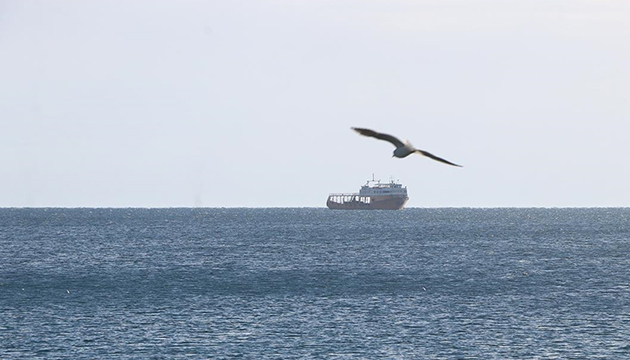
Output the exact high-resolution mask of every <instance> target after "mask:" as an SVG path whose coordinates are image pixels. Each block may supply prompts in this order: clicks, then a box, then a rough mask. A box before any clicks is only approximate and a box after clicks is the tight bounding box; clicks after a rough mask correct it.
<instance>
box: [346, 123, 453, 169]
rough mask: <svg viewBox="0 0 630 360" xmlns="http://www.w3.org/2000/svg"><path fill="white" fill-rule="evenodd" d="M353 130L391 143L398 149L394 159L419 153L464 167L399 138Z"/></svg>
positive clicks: (368, 131) (368, 130)
mask: <svg viewBox="0 0 630 360" xmlns="http://www.w3.org/2000/svg"><path fill="white" fill-rule="evenodd" d="M352 130H354V131H356V132H358V133H359V134H361V135H363V136H369V137H373V138H376V139H379V140H385V141H389V142H390V143H392V144H393V145H394V146H395V147H396V149H394V155H392V157H394V156H395V157H397V158H404V157H407V156H409V155H410V154H413V153H418V154H420V155H424V156H426V157H428V158H431V159H433V160H436V161H439V162H442V163H445V164H448V165H453V166H458V167H462V166H461V165H457V164H454V163H452V162H450V161H448V160H444V159H442V158H440V157H437V156H435V155H433V154H431V153H430V152H427V151H424V150H420V149H416V148H414V147H413V146H412V145H411V144H410V143H409V142H404V143H403V142H402V141H400V140H398V138H396V137H395V136H391V135H388V134H383V133H379V132H376V131H374V130H370V129H362V128H355V127H353V128H352Z"/></svg>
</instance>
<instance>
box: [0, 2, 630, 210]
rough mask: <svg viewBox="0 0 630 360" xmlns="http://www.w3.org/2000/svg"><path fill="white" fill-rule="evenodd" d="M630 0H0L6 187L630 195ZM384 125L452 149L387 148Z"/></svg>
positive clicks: (125, 195) (465, 198)
mask: <svg viewBox="0 0 630 360" xmlns="http://www.w3.org/2000/svg"><path fill="white" fill-rule="evenodd" d="M628 19H630V2H629V1H626V0H617V1H616V0H588V1H586V0H558V1H553V0H539V1H536V0H528V1H524V0H519V1H510V0H487V1H484V0H480V1H470V0H431V1H422V0H334V1H333V0H330V1H316V0H268V1H260V0H255V1H239V0H215V1H212V0H210V1H208V0H203V1H201V0H200V1H171V0H168V1H166V0H137V1H129V0H124V1H123V0H108V1H84V0H66V1H64V0H59V1H29V0H15V1H12V0H9V1H7V0H0V124H1V127H0V206H2V207H23V206H29V207H30V206H36V207H40V206H51V207H53V206H61V207H91V206H94V207H127V206H131V207H137V206H139V207H173V206H185V207H192V206H207V207H235V206H246V207H250V206H251V207H281V206H292V207H293V206H298V207H301V206H307V207H313V206H315V207H322V206H325V202H326V197H327V196H328V193H329V192H353V191H358V189H359V187H360V186H361V185H362V184H363V183H365V181H366V180H367V179H368V178H370V177H371V176H372V173H374V174H375V176H376V177H377V178H380V179H381V180H389V179H390V177H393V178H394V179H399V180H400V181H401V182H402V183H403V184H404V185H406V186H407V187H408V191H409V195H410V200H409V203H408V206H409V207H445V206H448V207H451V206H452V207H495V206H501V207H504V206H516V207H530V206H536V207H538V206H542V207H565V206H568V207H574V206H586V207H590V206H630V185H629V184H630V160H629V159H628V157H629V156H630V141H629V138H630V66H629V65H628V64H630V21H629V20H628ZM351 126H359V127H368V128H372V129H375V130H379V131H383V132H388V133H391V134H393V135H396V136H399V137H401V138H402V139H409V140H410V141H411V142H412V143H413V145H415V146H416V147H418V148H420V149H424V150H428V151H430V152H432V153H433V154H435V155H438V156H441V157H444V158H446V159H448V160H450V161H453V162H455V163H458V164H462V165H464V167H463V168H455V167H451V166H447V165H444V164H441V163H438V162H435V161H433V160H430V159H428V158H425V157H421V156H409V157H407V158H405V159H395V158H394V159H392V158H391V154H392V151H393V149H394V148H393V146H391V145H390V144H388V143H386V142H382V141H378V140H375V139H370V138H366V137H362V136H359V135H357V134H356V133H354V132H353V131H351V130H350V127H351Z"/></svg>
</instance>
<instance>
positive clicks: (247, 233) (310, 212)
mask: <svg viewBox="0 0 630 360" xmlns="http://www.w3.org/2000/svg"><path fill="white" fill-rule="evenodd" d="M629 255H630V208H592V209H590V208H584V209H554V208H549V209H547V208H545V209H542V208H531V209H529V208H528V209H519V208H497V209H467V208H434V209H426V208H409V209H404V210H401V211H334V210H328V209H322V208H270V209H248V208H226V209H222V208H194V209H193V208H188V209H187V208H182V209H137V208H134V209H89V208H81V209H57V208H37V209H12V208H4V209H0V359H5V360H6V359H628V358H630V256H629Z"/></svg>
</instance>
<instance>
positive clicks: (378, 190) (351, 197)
mask: <svg viewBox="0 0 630 360" xmlns="http://www.w3.org/2000/svg"><path fill="white" fill-rule="evenodd" d="M407 200H409V197H408V196H407V187H406V186H405V187H403V186H402V184H399V183H396V182H394V180H390V182H389V183H381V181H380V180H374V175H372V180H368V181H367V183H366V184H365V185H363V186H361V189H360V190H359V192H358V193H352V194H330V195H328V201H326V206H328V208H329V209H333V210H400V209H402V208H403V207H405V204H406V203H407Z"/></svg>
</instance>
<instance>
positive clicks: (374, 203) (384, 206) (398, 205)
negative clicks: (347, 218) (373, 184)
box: [326, 196, 409, 210]
mask: <svg viewBox="0 0 630 360" xmlns="http://www.w3.org/2000/svg"><path fill="white" fill-rule="evenodd" d="M407 200H409V198H408V197H401V196H388V197H385V198H380V199H379V198H370V200H369V202H368V201H365V200H363V199H360V200H357V199H352V200H350V201H343V202H338V201H334V200H332V199H331V197H329V198H328V201H326V206H327V207H328V208H329V209H332V210H401V209H403V208H404V207H405V204H406V203H407Z"/></svg>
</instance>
